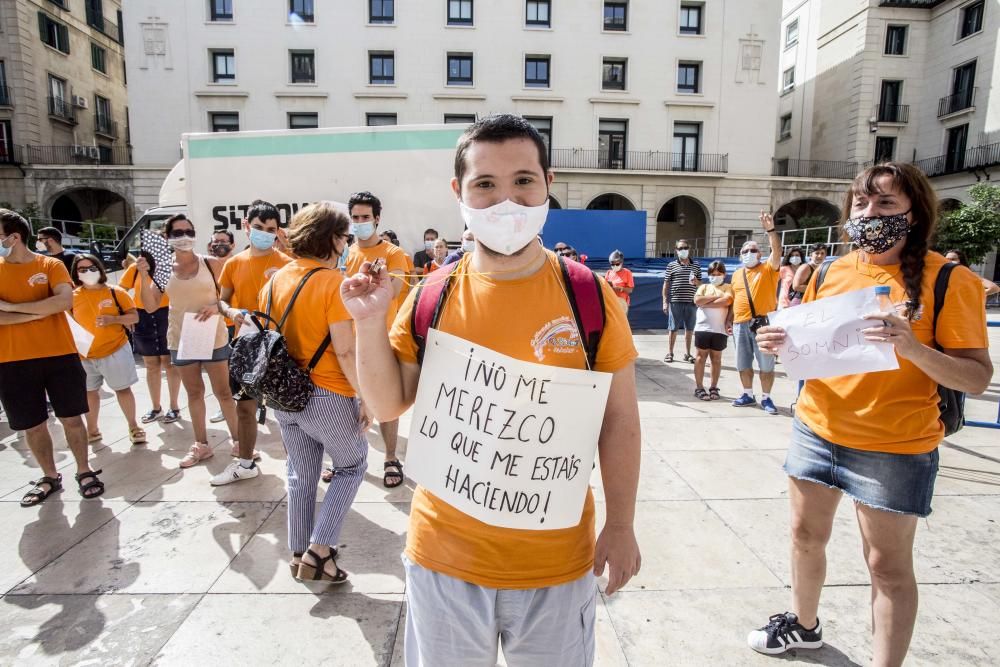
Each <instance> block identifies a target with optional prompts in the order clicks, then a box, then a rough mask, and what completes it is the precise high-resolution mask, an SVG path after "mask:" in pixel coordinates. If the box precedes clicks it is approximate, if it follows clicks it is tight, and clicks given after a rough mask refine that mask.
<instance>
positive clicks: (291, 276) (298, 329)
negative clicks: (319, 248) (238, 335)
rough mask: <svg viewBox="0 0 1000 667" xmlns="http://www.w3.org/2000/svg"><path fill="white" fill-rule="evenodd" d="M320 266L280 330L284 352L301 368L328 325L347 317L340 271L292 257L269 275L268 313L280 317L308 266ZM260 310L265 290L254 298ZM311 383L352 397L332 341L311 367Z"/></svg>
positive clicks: (328, 327)
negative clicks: (283, 341) (286, 351)
mask: <svg viewBox="0 0 1000 667" xmlns="http://www.w3.org/2000/svg"><path fill="white" fill-rule="evenodd" d="M318 267H324V269H325V270H323V271H317V272H316V273H315V274H314V275H313V276H312V277H311V278H309V281H308V282H307V283H306V284H305V287H303V288H302V292H300V293H299V296H298V298H297V299H296V300H295V304H294V305H293V306H292V312H291V313H290V314H289V315H288V320H287V321H286V322H285V326H284V327H282V333H283V334H284V335H285V343H286V344H287V345H288V354H290V355H291V357H292V358H293V359H295V361H296V363H298V365H299V366H301V367H302V368H305V367H306V366H308V365H309V361H310V360H312V358H313V355H314V354H316V350H318V349H319V346H320V343H322V342H323V339H324V338H325V337H326V336H327V334H329V333H330V325H331V324H336V323H337V322H343V321H345V320H350V319H351V315H350V313H348V312H347V309H346V308H345V307H344V302H343V300H342V299H341V298H340V283H342V282H343V281H344V277H343V276H342V275H341V273H340V271H337V270H335V269H326V268H325V265H324V264H321V263H320V262H318V261H316V260H313V259H296V260H292V261H291V262H289V263H288V264H286V265H285V266H284V267H283V268H281V269H279V270H278V272H277V273H275V274H274V276H273V277H272V278H271V284H272V285H273V287H274V292H273V294H274V302H273V305H272V306H271V317H273V318H274V319H275V320H277V321H280V320H281V317H282V315H284V313H285V308H286V306H287V305H288V302H289V301H290V300H291V298H292V294H293V293H294V292H295V288H296V287H298V285H299V283H300V282H301V281H302V278H303V277H305V275H306V274H307V273H309V271H310V270H312V269H315V268H318ZM257 308H258V310H260V311H262V312H263V311H265V310H266V309H267V292H264V293H262V294H261V295H260V297H259V301H258V302H257ZM310 377H311V378H312V381H313V384H315V385H316V386H317V387H322V388H323V389H326V390H327V391H332V392H333V393H335V394H340V395H341V396H348V397H353V396H354V395H355V394H354V388H353V387H351V383H350V382H348V381H347V377H345V376H344V371H342V370H341V368H340V364H339V363H338V362H337V355H336V353H335V352H334V350H333V344H332V343H331V344H330V346H329V347H327V348H326V352H324V353H323V356H322V357H321V358H320V360H319V363H318V364H316V367H315V368H313V371H312V375H311V376H310Z"/></svg>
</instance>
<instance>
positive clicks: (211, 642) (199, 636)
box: [155, 593, 403, 667]
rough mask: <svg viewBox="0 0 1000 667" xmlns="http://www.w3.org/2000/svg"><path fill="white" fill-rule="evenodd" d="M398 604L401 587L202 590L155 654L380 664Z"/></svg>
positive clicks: (223, 660)
mask: <svg viewBox="0 0 1000 667" xmlns="http://www.w3.org/2000/svg"><path fill="white" fill-rule="evenodd" d="M402 604H403V596H402V595H362V594H360V593H351V594H347V595H321V596H315V595H311V594H301V595H280V594H274V595H211V594H209V595H205V596H204V597H203V598H202V600H201V602H199V603H198V606H196V607H195V609H194V611H193V612H192V613H191V615H190V616H188V618H187V620H185V621H184V623H183V624H182V625H181V626H180V628H179V629H178V630H177V632H176V633H175V634H174V635H173V637H171V638H170V641H168V642H167V643H166V645H165V646H164V647H163V648H162V650H161V651H160V652H159V654H158V655H157V656H156V659H155V662H156V664H157V665H185V666H186V665H192V664H200V665H336V666H345V667H359V666H363V665H388V664H389V661H390V660H391V657H392V648H393V644H394V642H395V639H396V628H397V625H398V621H399V616H400V607H401V606H402ZM195 658H196V660H195Z"/></svg>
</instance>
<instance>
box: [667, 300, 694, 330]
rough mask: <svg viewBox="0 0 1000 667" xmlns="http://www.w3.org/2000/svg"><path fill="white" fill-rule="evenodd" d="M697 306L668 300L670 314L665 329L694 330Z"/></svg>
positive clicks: (692, 303)
mask: <svg viewBox="0 0 1000 667" xmlns="http://www.w3.org/2000/svg"><path fill="white" fill-rule="evenodd" d="M697 315H698V306H696V305H694V302H691V303H682V302H678V301H671V302H670V316H669V317H668V318H667V329H668V330H670V331H680V330H681V329H684V331H694V321H695V319H697Z"/></svg>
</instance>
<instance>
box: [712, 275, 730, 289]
mask: <svg viewBox="0 0 1000 667" xmlns="http://www.w3.org/2000/svg"><path fill="white" fill-rule="evenodd" d="M708 282H710V283H712V284H713V285H715V286H716V287H718V286H719V285H721V284H722V283H724V282H726V277H725V276H709V277H708Z"/></svg>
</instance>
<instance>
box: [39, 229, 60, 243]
mask: <svg viewBox="0 0 1000 667" xmlns="http://www.w3.org/2000/svg"><path fill="white" fill-rule="evenodd" d="M35 236H45V237H47V238H50V239H52V240H53V241H55V242H56V243H58V244H60V245H62V232H60V231H59V230H58V229H56V228H55V227H42V228H41V229H39V230H38V231H37V232H36V233H35Z"/></svg>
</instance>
